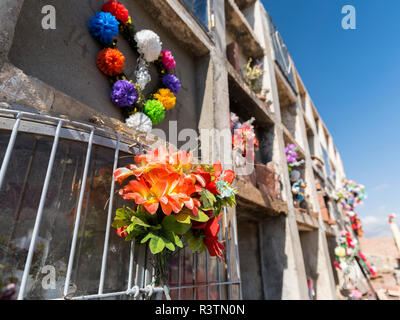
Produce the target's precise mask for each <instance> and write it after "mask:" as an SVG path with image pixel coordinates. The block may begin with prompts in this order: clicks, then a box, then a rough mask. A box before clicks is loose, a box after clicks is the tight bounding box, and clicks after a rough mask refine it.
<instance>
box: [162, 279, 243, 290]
mask: <svg viewBox="0 0 400 320" xmlns="http://www.w3.org/2000/svg"><path fill="white" fill-rule="evenodd" d="M227 285H240V282H238V281H231V282H215V283H209V284H206V283H202V284H197V285H195V286H194V285H187V286H181V287H172V288H169V290H179V289H192V288H200V287H213V286H227Z"/></svg>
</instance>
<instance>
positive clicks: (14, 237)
mask: <svg viewBox="0 0 400 320" xmlns="http://www.w3.org/2000/svg"><path fill="white" fill-rule="evenodd" d="M123 2H124V4H125V5H126V7H127V8H128V9H129V11H130V13H131V16H132V19H133V21H134V23H135V26H136V28H137V29H138V30H140V29H151V30H154V31H155V32H156V33H157V34H159V35H160V38H161V39H162V42H163V47H166V48H168V49H170V50H172V51H173V52H174V55H175V59H176V61H177V64H178V65H177V68H176V74H177V76H178V77H179V78H180V79H181V82H182V84H183V85H182V90H181V92H180V93H179V94H178V96H177V106H176V107H175V109H174V110H172V111H170V112H169V113H168V114H167V117H166V119H165V121H164V122H162V123H161V124H160V125H158V126H157V127H156V129H160V130H155V131H154V132H153V134H143V133H139V132H135V131H134V130H132V129H130V128H128V127H127V126H126V125H125V124H124V122H123V118H122V114H121V112H120V111H119V110H118V109H117V108H116V107H115V106H113V105H112V103H111V101H110V99H109V84H108V83H107V81H106V80H105V79H104V77H103V76H102V75H101V74H100V73H99V71H98V69H97V68H96V64H95V63H94V61H95V58H96V56H97V54H98V52H99V49H100V47H99V45H98V43H96V42H95V41H94V40H93V39H92V38H91V36H90V34H89V32H88V30H87V23H88V21H89V19H90V18H91V17H92V16H93V14H94V13H95V12H97V11H100V9H101V6H102V4H103V1H102V0H88V1H78V0H71V1H61V0H37V1H24V0H4V1H2V4H1V6H0V32H1V33H0V106H1V108H2V110H1V112H0V114H1V118H0V121H1V122H0V128H1V131H0V135H1V145H0V148H1V153H0V154H2V155H3V156H2V160H1V161H2V168H1V174H0V195H1V199H0V207H1V213H0V218H1V220H0V226H1V230H0V239H1V243H0V245H1V248H2V250H1V251H2V253H1V260H0V264H2V265H3V266H4V269H3V281H12V282H15V283H17V286H18V288H19V291H20V292H19V298H20V299H24V298H26V299H57V298H63V297H65V296H66V293H67V295H68V296H70V297H80V298H88V296H89V298H90V297H91V298H93V299H95V298H96V299H97V298H115V297H118V298H121V297H122V298H127V297H130V295H131V294H132V293H135V291H132V288H134V287H136V286H138V288H139V289H140V294H142V295H144V296H145V295H146V294H147V295H148V293H149V287H148V285H149V284H150V283H151V272H152V271H151V266H149V265H148V263H147V262H146V261H147V260H148V259H147V258H148V253H147V251H146V249H145V248H138V247H135V246H130V245H129V244H126V243H121V242H120V241H119V239H117V237H116V236H115V235H114V233H113V232H111V233H110V232H109V229H110V228H109V222H108V221H107V217H108V216H110V215H111V214H112V210H113V208H114V209H115V208H116V206H115V205H116V204H117V202H118V199H113V198H111V201H110V203H112V204H114V205H112V206H107V205H106V203H107V201H108V200H110V199H109V197H110V195H111V194H112V192H110V188H111V187H110V186H111V185H112V182H111V172H112V168H113V166H114V167H115V166H116V165H118V166H121V165H124V164H126V163H129V161H128V162H126V161H127V159H129V158H127V157H128V156H129V155H131V154H132V153H136V152H139V151H143V149H149V148H152V147H155V146H157V145H159V144H163V143H165V141H167V142H169V143H171V144H172V145H175V146H177V147H183V148H185V143H187V140H186V138H187V136H186V133H185V130H187V129H191V130H194V131H195V132H196V133H197V134H198V136H199V144H200V146H201V147H200V148H199V154H198V155H199V157H201V158H202V160H203V161H206V162H211V161H215V160H217V159H220V160H221V161H222V162H223V163H232V166H233V167H235V166H236V164H235V162H232V161H230V162H229V161H228V159H232V157H233V155H232V150H231V149H232V148H231V143H229V146H230V147H229V148H226V145H227V144H226V143H225V144H224V143H223V142H221V141H223V140H224V138H227V139H228V141H231V136H230V134H231V121H230V119H231V112H234V113H235V114H236V115H237V116H238V118H239V120H240V121H241V122H244V121H247V120H249V119H251V118H252V117H254V120H255V121H254V123H253V125H254V128H255V132H256V136H257V139H258V141H259V145H260V146H259V150H257V151H256V153H255V164H256V165H255V166H254V170H253V171H252V172H251V174H248V175H240V176H238V178H237V179H236V183H235V184H236V186H237V188H238V191H239V193H238V195H237V200H238V201H237V206H236V208H234V209H232V210H228V211H227V212H226V213H225V215H224V219H223V220H222V222H221V223H222V228H221V235H220V237H221V238H222V239H224V240H225V244H226V249H227V254H226V259H225V260H224V261H218V260H216V259H215V258H211V257H209V256H208V255H206V254H201V255H200V254H199V255H198V254H194V255H193V254H191V253H189V252H185V251H184V250H183V251H182V252H180V253H179V255H178V256H177V257H176V259H175V260H174V261H173V262H172V264H171V267H170V271H171V272H170V273H171V275H170V279H169V280H170V289H171V297H172V298H173V299H305V300H307V299H338V297H339V295H340V290H339V289H340V284H341V281H342V279H341V278H340V275H338V274H337V272H336V271H335V270H334V268H333V258H334V248H335V247H336V238H337V236H338V231H339V230H341V229H342V228H344V226H345V222H344V221H343V219H342V213H341V210H340V208H339V207H338V206H337V204H336V202H335V197H336V190H337V189H338V188H340V187H341V184H342V181H343V179H344V178H345V172H344V168H343V164H342V161H341V158H340V154H339V152H338V150H337V148H336V147H335V145H334V142H333V139H332V136H331V135H330V133H329V131H328V129H327V127H326V125H325V124H324V122H323V120H322V119H321V117H320V116H319V114H318V111H317V108H316V107H315V106H314V104H313V102H312V99H311V97H310V95H309V93H308V91H307V89H306V87H305V84H304V83H303V82H302V80H301V77H300V75H299V74H298V72H297V70H296V67H295V64H294V62H293V60H292V58H291V57H290V54H289V52H288V50H287V48H286V46H285V44H284V42H283V40H282V38H281V36H280V34H279V31H278V30H277V28H276V27H275V25H274V24H273V21H272V19H271V17H270V16H269V14H268V13H267V11H266V9H265V8H264V7H263V5H262V3H261V2H260V1H259V0H196V1H195V0H181V1H179V0H148V1H136V0H126V1H123ZM48 5H50V6H53V7H54V8H55V10H56V11H55V12H56V28H55V29H44V28H43V25H42V19H43V17H44V16H45V14H44V13H42V8H43V7H45V6H48ZM119 46H120V48H121V50H123V51H124V53H125V55H126V59H127V62H128V64H129V65H131V66H133V69H132V70H130V71H129V72H131V73H132V72H134V67H135V66H136V62H135V61H136V59H137V57H136V56H135V55H134V54H133V53H131V52H130V50H129V47H128V44H125V43H123V41H121V43H119ZM250 58H251V59H252V61H253V62H257V63H259V64H261V65H262V66H263V74H262V76H261V77H260V78H259V79H258V80H257V81H258V89H257V90H255V89H254V88H253V87H251V85H250V84H249V82H248V81H246V78H245V71H244V67H243V66H244V65H245V64H246V63H247V62H248V61H249V59H250ZM152 75H153V77H156V76H155V75H154V74H152ZM211 130H216V132H219V133H221V132H225V133H227V136H226V135H225V136H224V134H221V136H215V135H210V131H211ZM216 137H219V139H217V138H216ZM291 144H293V145H295V146H296V148H297V153H298V156H299V159H300V160H303V162H302V164H301V165H300V166H299V167H298V168H297V170H298V171H299V172H300V175H301V178H302V179H303V180H304V181H305V182H306V184H307V186H306V187H305V190H304V201H302V202H301V203H299V202H298V201H295V200H294V198H293V192H292V187H293V186H292V185H293V181H292V182H291V176H290V174H289V171H288V163H287V160H286V153H285V148H286V147H287V146H288V145H291ZM82 186H85V187H84V188H83V187H82ZM111 190H114V189H111ZM32 239H33V240H32ZM51 267H54V271H55V274H56V285H55V287H50V288H46V286H45V287H44V286H43V281H44V280H43V279H44V277H45V276H46V275H47V274H50V273H51V272H50V271H47V272H46V270H53V269H51ZM43 268H45V269H43ZM46 268H47V269H46ZM49 268H50V269H49ZM44 270H45V271H44ZM49 272H50V273H49ZM45 280H46V279H45ZM66 287H67V289H65V288H66ZM21 288H22V289H21ZM130 290H131V291H130Z"/></svg>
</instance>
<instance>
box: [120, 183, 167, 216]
mask: <svg viewBox="0 0 400 320" xmlns="http://www.w3.org/2000/svg"><path fill="white" fill-rule="evenodd" d="M167 186H168V182H167V181H162V180H160V181H158V182H157V183H156V184H153V185H152V186H151V187H150V188H149V187H148V186H147V183H146V180H145V179H144V178H143V177H140V180H132V181H130V182H129V183H128V185H127V186H125V187H124V188H123V189H121V190H120V191H119V194H120V195H121V197H122V198H123V199H125V200H134V201H135V203H136V204H137V205H143V207H144V208H145V209H146V210H147V211H148V212H149V213H151V214H155V213H156V212H157V210H158V207H159V204H160V202H161V203H166V202H167V201H168V200H167V198H166V197H165V191H166V189H167Z"/></svg>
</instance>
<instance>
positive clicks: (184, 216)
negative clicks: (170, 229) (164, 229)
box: [173, 212, 191, 224]
mask: <svg viewBox="0 0 400 320" xmlns="http://www.w3.org/2000/svg"><path fill="white" fill-rule="evenodd" d="M173 217H174V218H175V220H176V221H177V222H179V223H186V224H188V223H191V222H190V214H189V213H187V212H180V213H178V214H176V215H173Z"/></svg>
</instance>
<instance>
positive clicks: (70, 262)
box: [64, 127, 94, 296]
mask: <svg viewBox="0 0 400 320" xmlns="http://www.w3.org/2000/svg"><path fill="white" fill-rule="evenodd" d="M93 136H94V127H92V128H91V131H90V137H89V143H88V149H87V153H86V160H85V169H84V171H83V177H82V185H81V192H80V195H79V203H78V211H77V214H76V218H75V226H74V234H73V237H72V244H71V250H70V254H69V260H68V268H67V276H66V279H65V285H64V296H67V295H68V289H69V283H70V280H71V273H72V267H73V265H74V256H75V249H76V242H77V240H78V231H79V222H80V218H81V212H82V203H83V196H84V194H85V186H86V179H87V175H88V171H89V163H90V156H91V153H92V145H93Z"/></svg>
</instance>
